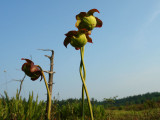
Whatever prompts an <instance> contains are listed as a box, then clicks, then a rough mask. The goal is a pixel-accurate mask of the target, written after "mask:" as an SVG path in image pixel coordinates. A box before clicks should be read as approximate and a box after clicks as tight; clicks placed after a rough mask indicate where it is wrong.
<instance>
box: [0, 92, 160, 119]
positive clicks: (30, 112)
mask: <svg viewBox="0 0 160 120" xmlns="http://www.w3.org/2000/svg"><path fill="white" fill-rule="evenodd" d="M146 96H147V97H146ZM159 98H160V93H157V92H156V93H147V94H144V95H138V96H130V97H127V98H123V99H117V100H116V99H111V98H110V99H104V100H103V101H97V100H95V99H93V98H92V99H91V103H92V105H93V115H94V119H95V120H160V99H159ZM120 101H121V104H120ZM122 101H123V102H122ZM137 101H139V102H137ZM81 104H82V103H81V99H67V100H58V99H53V100H52V111H51V120H81V111H82V105H81ZM85 104H86V105H85V120H90V112H89V108H88V105H87V100H85ZM45 106H46V101H38V96H37V97H36V99H35V100H34V99H33V92H32V93H31V94H29V98H28V100H26V99H25V98H23V99H22V97H19V96H18V92H17V94H16V96H15V97H12V98H9V97H8V95H7V92H4V95H3V96H2V95H1V97H0V120H44V119H45V114H46V112H45V110H46V107H45Z"/></svg>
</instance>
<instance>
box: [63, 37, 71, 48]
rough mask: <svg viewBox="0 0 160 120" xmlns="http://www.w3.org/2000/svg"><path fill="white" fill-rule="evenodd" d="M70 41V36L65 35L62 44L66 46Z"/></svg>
mask: <svg viewBox="0 0 160 120" xmlns="http://www.w3.org/2000/svg"><path fill="white" fill-rule="evenodd" d="M70 42H71V38H70V37H66V38H65V40H64V42H63V44H64V46H65V47H66V48H67V45H68V44H69V43H70Z"/></svg>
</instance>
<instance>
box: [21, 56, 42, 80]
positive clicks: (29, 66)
mask: <svg viewBox="0 0 160 120" xmlns="http://www.w3.org/2000/svg"><path fill="white" fill-rule="evenodd" d="M21 60H26V63H24V64H23V65H22V71H23V72H24V73H25V74H26V75H27V76H29V77H30V78H31V80H32V81H35V80H37V79H38V78H39V77H40V76H41V80H42V71H41V69H40V67H39V66H38V65H34V63H33V62H32V61H31V60H29V59H25V58H22V59H21Z"/></svg>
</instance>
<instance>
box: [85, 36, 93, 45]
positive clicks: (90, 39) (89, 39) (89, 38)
mask: <svg viewBox="0 0 160 120" xmlns="http://www.w3.org/2000/svg"><path fill="white" fill-rule="evenodd" d="M86 38H87V41H88V42H89V43H93V42H92V38H91V37H89V35H88V34H86Z"/></svg>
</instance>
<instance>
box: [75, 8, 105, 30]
mask: <svg viewBox="0 0 160 120" xmlns="http://www.w3.org/2000/svg"><path fill="white" fill-rule="evenodd" d="M95 12H98V13H100V12H99V11H98V10H97V9H91V10H89V11H88V12H87V13H86V12H80V13H79V14H78V15H76V20H77V22H76V27H77V28H78V29H87V30H88V31H91V30H93V28H95V27H102V21H101V20H100V19H99V18H97V17H95V16H93V13H95Z"/></svg>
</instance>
